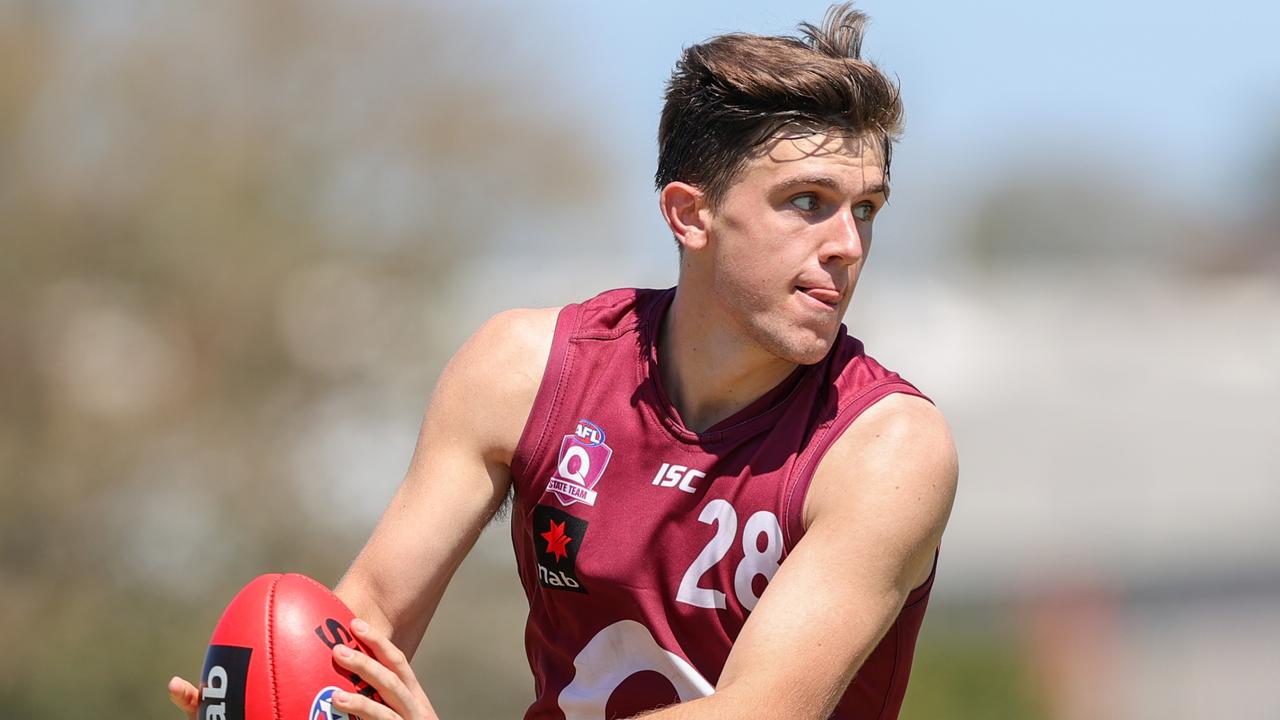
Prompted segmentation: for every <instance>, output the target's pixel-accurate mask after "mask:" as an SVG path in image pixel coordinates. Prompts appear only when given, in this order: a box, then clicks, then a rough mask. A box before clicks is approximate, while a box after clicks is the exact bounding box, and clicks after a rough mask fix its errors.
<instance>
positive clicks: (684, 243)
mask: <svg viewBox="0 0 1280 720" xmlns="http://www.w3.org/2000/svg"><path fill="white" fill-rule="evenodd" d="M658 205H659V207H660V209H661V210H662V217H663V219H664V220H666V221H667V227H669V228H671V234H672V235H674V236H675V238H676V242H678V243H680V246H681V247H682V248H684V249H685V250H700V249H702V248H703V247H705V246H706V244H707V219H708V214H707V212H706V210H707V200H706V196H705V195H703V194H702V191H701V190H699V189H698V188H697V187H696V186H694V185H690V184H688V183H682V182H671V183H667V185H666V187H664V188H662V192H661V193H660V194H659V195H658Z"/></svg>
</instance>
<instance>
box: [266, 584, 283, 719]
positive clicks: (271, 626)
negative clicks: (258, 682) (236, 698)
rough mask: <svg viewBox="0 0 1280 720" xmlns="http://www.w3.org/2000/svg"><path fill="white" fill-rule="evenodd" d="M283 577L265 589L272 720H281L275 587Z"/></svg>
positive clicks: (268, 684) (268, 680)
mask: <svg viewBox="0 0 1280 720" xmlns="http://www.w3.org/2000/svg"><path fill="white" fill-rule="evenodd" d="M283 577H284V576H283V575H277V576H276V577H275V578H274V579H273V580H272V581H271V587H270V588H268V589H267V642H266V646H267V648H266V649H267V688H268V690H267V692H268V694H269V695H270V696H271V717H272V718H273V720H281V718H280V698H279V697H278V693H277V692H276V653H275V645H276V632H275V630H276V628H275V620H276V586H277V585H279V584H280V580H281V578H283Z"/></svg>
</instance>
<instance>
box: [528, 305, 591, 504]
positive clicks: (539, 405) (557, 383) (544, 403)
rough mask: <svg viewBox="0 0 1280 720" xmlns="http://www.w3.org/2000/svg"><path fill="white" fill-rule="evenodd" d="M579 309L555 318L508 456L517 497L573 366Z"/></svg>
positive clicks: (569, 307) (575, 307)
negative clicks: (548, 348) (539, 378)
mask: <svg viewBox="0 0 1280 720" xmlns="http://www.w3.org/2000/svg"><path fill="white" fill-rule="evenodd" d="M580 315H581V305H565V306H564V307H563V308H561V309H560V313H559V314H558V315H557V316H556V329H555V332H554V334H553V335H552V338H551V352H550V354H549V355H548V356H547V365H546V368H545V369H544V370H543V372H542V381H541V383H540V384H539V385H538V392H537V394H536V395H535V396H534V399H533V407H531V408H530V409H529V417H528V419H526V420H525V422H524V430H523V431H521V433H520V440H519V441H518V442H517V443H516V449H515V452H514V453H513V454H512V456H511V479H512V482H513V483H514V487H515V491H516V494H517V495H523V494H524V492H523V491H524V489H525V488H524V485H525V481H524V480H525V478H527V477H528V473H529V462H530V460H531V459H532V458H535V457H538V456H539V453H540V452H541V451H542V446H543V443H545V442H546V434H547V428H548V427H549V426H550V424H551V420H552V418H553V417H555V414H556V412H557V411H558V410H559V409H560V405H561V404H562V402H563V399H564V398H563V392H562V388H563V387H564V378H565V375H566V374H567V373H568V372H569V368H570V365H571V364H572V362H573V360H572V353H571V352H570V346H571V343H570V342H569V340H570V338H572V337H573V334H574V331H575V330H576V329H577V325H578V318H579V316H580Z"/></svg>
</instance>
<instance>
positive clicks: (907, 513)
mask: <svg viewBox="0 0 1280 720" xmlns="http://www.w3.org/2000/svg"><path fill="white" fill-rule="evenodd" d="M956 477H957V464H956V456H955V447H954V444H953V443H952V440H951V436H950V433H949V431H948V430H947V426H946V423H945V421H944V420H943V419H942V415H941V413H939V412H938V410H937V409H936V408H934V407H933V405H931V404H930V403H928V402H927V401H925V400H922V399H920V398H915V397H911V396H907V395H901V394H895V395H890V396H889V397H887V398H885V399H883V400H881V401H880V402H878V403H876V404H875V405H873V406H872V407H871V408H869V409H868V410H867V411H866V412H864V413H863V415H862V416H861V417H859V418H858V419H857V420H856V421H855V422H854V423H853V425H852V426H851V427H850V428H849V429H848V430H847V431H846V432H845V433H844V435H843V436H842V437H841V438H840V440H838V441H837V442H836V444H835V446H834V447H832V448H831V450H830V451H829V452H828V454H827V456H826V457H825V458H824V459H823V460H822V463H821V464H820V466H819V468H818V471H817V473H816V474H815V476H814V480H813V484H812V486H811V488H810V491H809V495H808V497H807V499H806V502H805V518H806V525H807V529H806V532H805V535H804V537H803V538H802V539H801V540H800V542H798V543H797V544H796V548H795V550H794V552H792V553H791V554H790V555H789V556H788V557H787V559H786V561H785V562H783V563H782V567H781V568H780V569H779V570H778V573H777V575H775V576H774V578H773V580H772V581H771V582H770V583H769V587H768V588H767V589H766V591H765V593H764V595H763V596H762V597H761V600H760V603H759V605H757V606H756V608H755V610H754V611H753V612H752V614H751V616H750V618H749V619H748V620H747V623H746V625H745V626H744V627H743V629H742V633H741V634H740V635H739V636H738V639H737V641H736V642H735V643H734V645H733V650H732V651H731V652H730V653H729V658H728V660H727V661H726V663H725V667H724V671H723V672H722V673H721V675H720V680H719V682H718V684H717V686H716V692H715V694H713V695H711V696H709V697H706V698H702V699H700V700H695V701H693V702H690V703H686V704H682V705H675V706H671V707H669V708H665V709H663V710H659V711H657V712H655V713H651V714H647V715H645V716H644V717H645V718H646V720H659V719H661V720H668V719H669V720H676V719H677V718H751V717H760V718H774V717H788V718H825V717H828V716H829V715H830V713H831V711H832V710H833V709H834V708H835V705H836V703H837V702H838V701H839V699H840V696H841V695H842V694H843V692H844V690H845V688H846V687H847V686H848V684H849V681H850V680H851V679H852V678H853V675H854V673H855V672H856V671H857V669H858V668H859V667H860V666H861V665H862V663H863V662H864V661H865V660H866V659H867V656H868V655H869V654H870V653H871V651H872V650H873V649H874V648H875V646H876V645H877V644H878V643H879V641H880V639H881V638H882V637H883V636H884V634H885V632H887V631H888V629H889V627H890V626H891V625H892V624H893V621H894V619H895V618H896V617H897V615H898V613H899V611H900V610H901V609H902V605H903V602H904V601H905V600H906V597H907V595H908V594H909V593H910V592H911V590H912V589H913V588H915V587H917V586H919V585H920V584H921V583H923V582H924V581H925V580H926V579H927V578H928V575H929V571H930V569H931V567H932V563H933V553H934V550H935V549H936V548H937V546H938V543H939V542H940V541H941V538H942V531H943V528H944V527H945V526H946V522H947V518H948V516H949V515H950V512H951V505H952V502H953V500H954V498H955V488H956Z"/></svg>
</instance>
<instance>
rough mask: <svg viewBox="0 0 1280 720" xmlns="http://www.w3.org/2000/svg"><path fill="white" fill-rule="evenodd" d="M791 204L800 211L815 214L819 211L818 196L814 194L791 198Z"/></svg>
mask: <svg viewBox="0 0 1280 720" xmlns="http://www.w3.org/2000/svg"><path fill="white" fill-rule="evenodd" d="M791 204H792V206H794V207H795V208H796V209H798V210H803V211H805V212H813V211H814V210H817V209H818V196H817V195H814V194H813V193H805V194H803V195H797V196H795V197H793V198H791Z"/></svg>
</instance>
